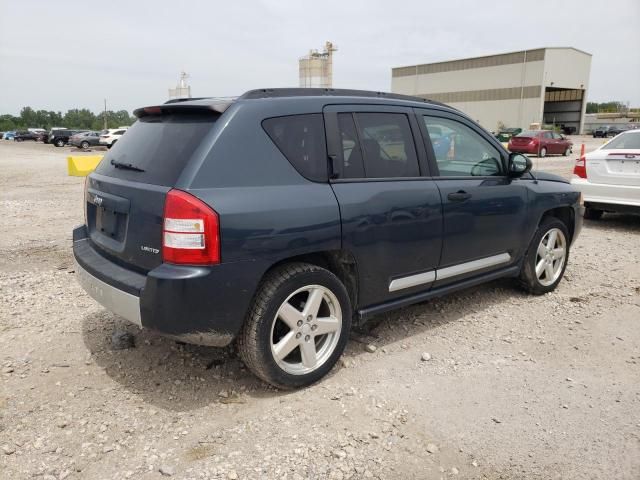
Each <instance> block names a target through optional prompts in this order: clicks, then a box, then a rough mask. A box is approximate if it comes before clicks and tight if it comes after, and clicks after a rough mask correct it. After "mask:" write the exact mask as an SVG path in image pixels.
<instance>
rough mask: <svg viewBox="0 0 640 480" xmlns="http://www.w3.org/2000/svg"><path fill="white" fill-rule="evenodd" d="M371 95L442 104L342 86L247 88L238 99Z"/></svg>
mask: <svg viewBox="0 0 640 480" xmlns="http://www.w3.org/2000/svg"><path fill="white" fill-rule="evenodd" d="M322 96H334V97H373V98H391V99H394V100H405V101H409V102H422V103H433V104H436V105H442V103H440V102H436V101H433V100H429V99H426V98H421V97H413V96H411V95H401V94H399V93H388V92H374V91H368V90H351V89H344V88H260V89H256V90H249V91H248V92H246V93H244V94H243V95H241V96H240V97H239V98H238V99H243V100H249V99H258V98H282V97H322Z"/></svg>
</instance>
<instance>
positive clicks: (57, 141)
mask: <svg viewBox="0 0 640 480" xmlns="http://www.w3.org/2000/svg"><path fill="white" fill-rule="evenodd" d="M55 146H56V147H64V140H56V143H55Z"/></svg>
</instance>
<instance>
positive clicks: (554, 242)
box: [536, 228, 567, 287]
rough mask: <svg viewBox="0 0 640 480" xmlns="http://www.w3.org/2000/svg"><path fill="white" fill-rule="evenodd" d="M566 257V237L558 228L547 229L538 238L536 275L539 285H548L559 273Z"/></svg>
mask: <svg viewBox="0 0 640 480" xmlns="http://www.w3.org/2000/svg"><path fill="white" fill-rule="evenodd" d="M566 259H567V239H566V238H565V236H564V233H562V230H560V229H558V228H552V229H551V230H549V231H548V232H547V233H545V235H544V236H543V237H542V239H541V240H540V244H539V245H538V251H537V254H536V277H537V278H538V282H540V285H542V286H544V287H548V286H549V285H551V284H553V283H554V282H555V281H556V280H558V278H559V277H560V275H561V274H562V269H563V267H564V262H565V261H566Z"/></svg>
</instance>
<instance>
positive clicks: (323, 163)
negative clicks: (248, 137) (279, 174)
mask: <svg viewBox="0 0 640 480" xmlns="http://www.w3.org/2000/svg"><path fill="white" fill-rule="evenodd" d="M262 126H263V128H264V129H265V131H266V132H267V134H268V135H269V137H270V138H271V140H273V143H275V144H276V145H277V146H278V148H279V149H280V151H281V152H282V153H283V155H284V156H285V157H287V160H289V162H290V163H291V164H292V165H293V166H294V168H295V169H296V170H297V171H298V173H300V174H301V175H303V176H304V177H306V178H308V179H309V180H314V181H317V182H322V181H327V149H326V146H325V136H324V122H323V119H322V115H321V114H319V113H313V114H309V115H291V116H288V117H277V118H268V119H266V120H264V121H263V122H262Z"/></svg>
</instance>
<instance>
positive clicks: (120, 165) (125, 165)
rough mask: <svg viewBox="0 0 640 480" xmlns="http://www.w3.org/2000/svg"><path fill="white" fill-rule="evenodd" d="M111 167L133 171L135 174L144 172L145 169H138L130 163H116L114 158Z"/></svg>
mask: <svg viewBox="0 0 640 480" xmlns="http://www.w3.org/2000/svg"><path fill="white" fill-rule="evenodd" d="M111 165H113V166H114V167H116V168H122V169H123V170H133V171H134V172H144V168H140V167H136V166H135V165H131V164H130V163H123V162H116V161H115V160H114V159H113V158H112V159H111Z"/></svg>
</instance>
